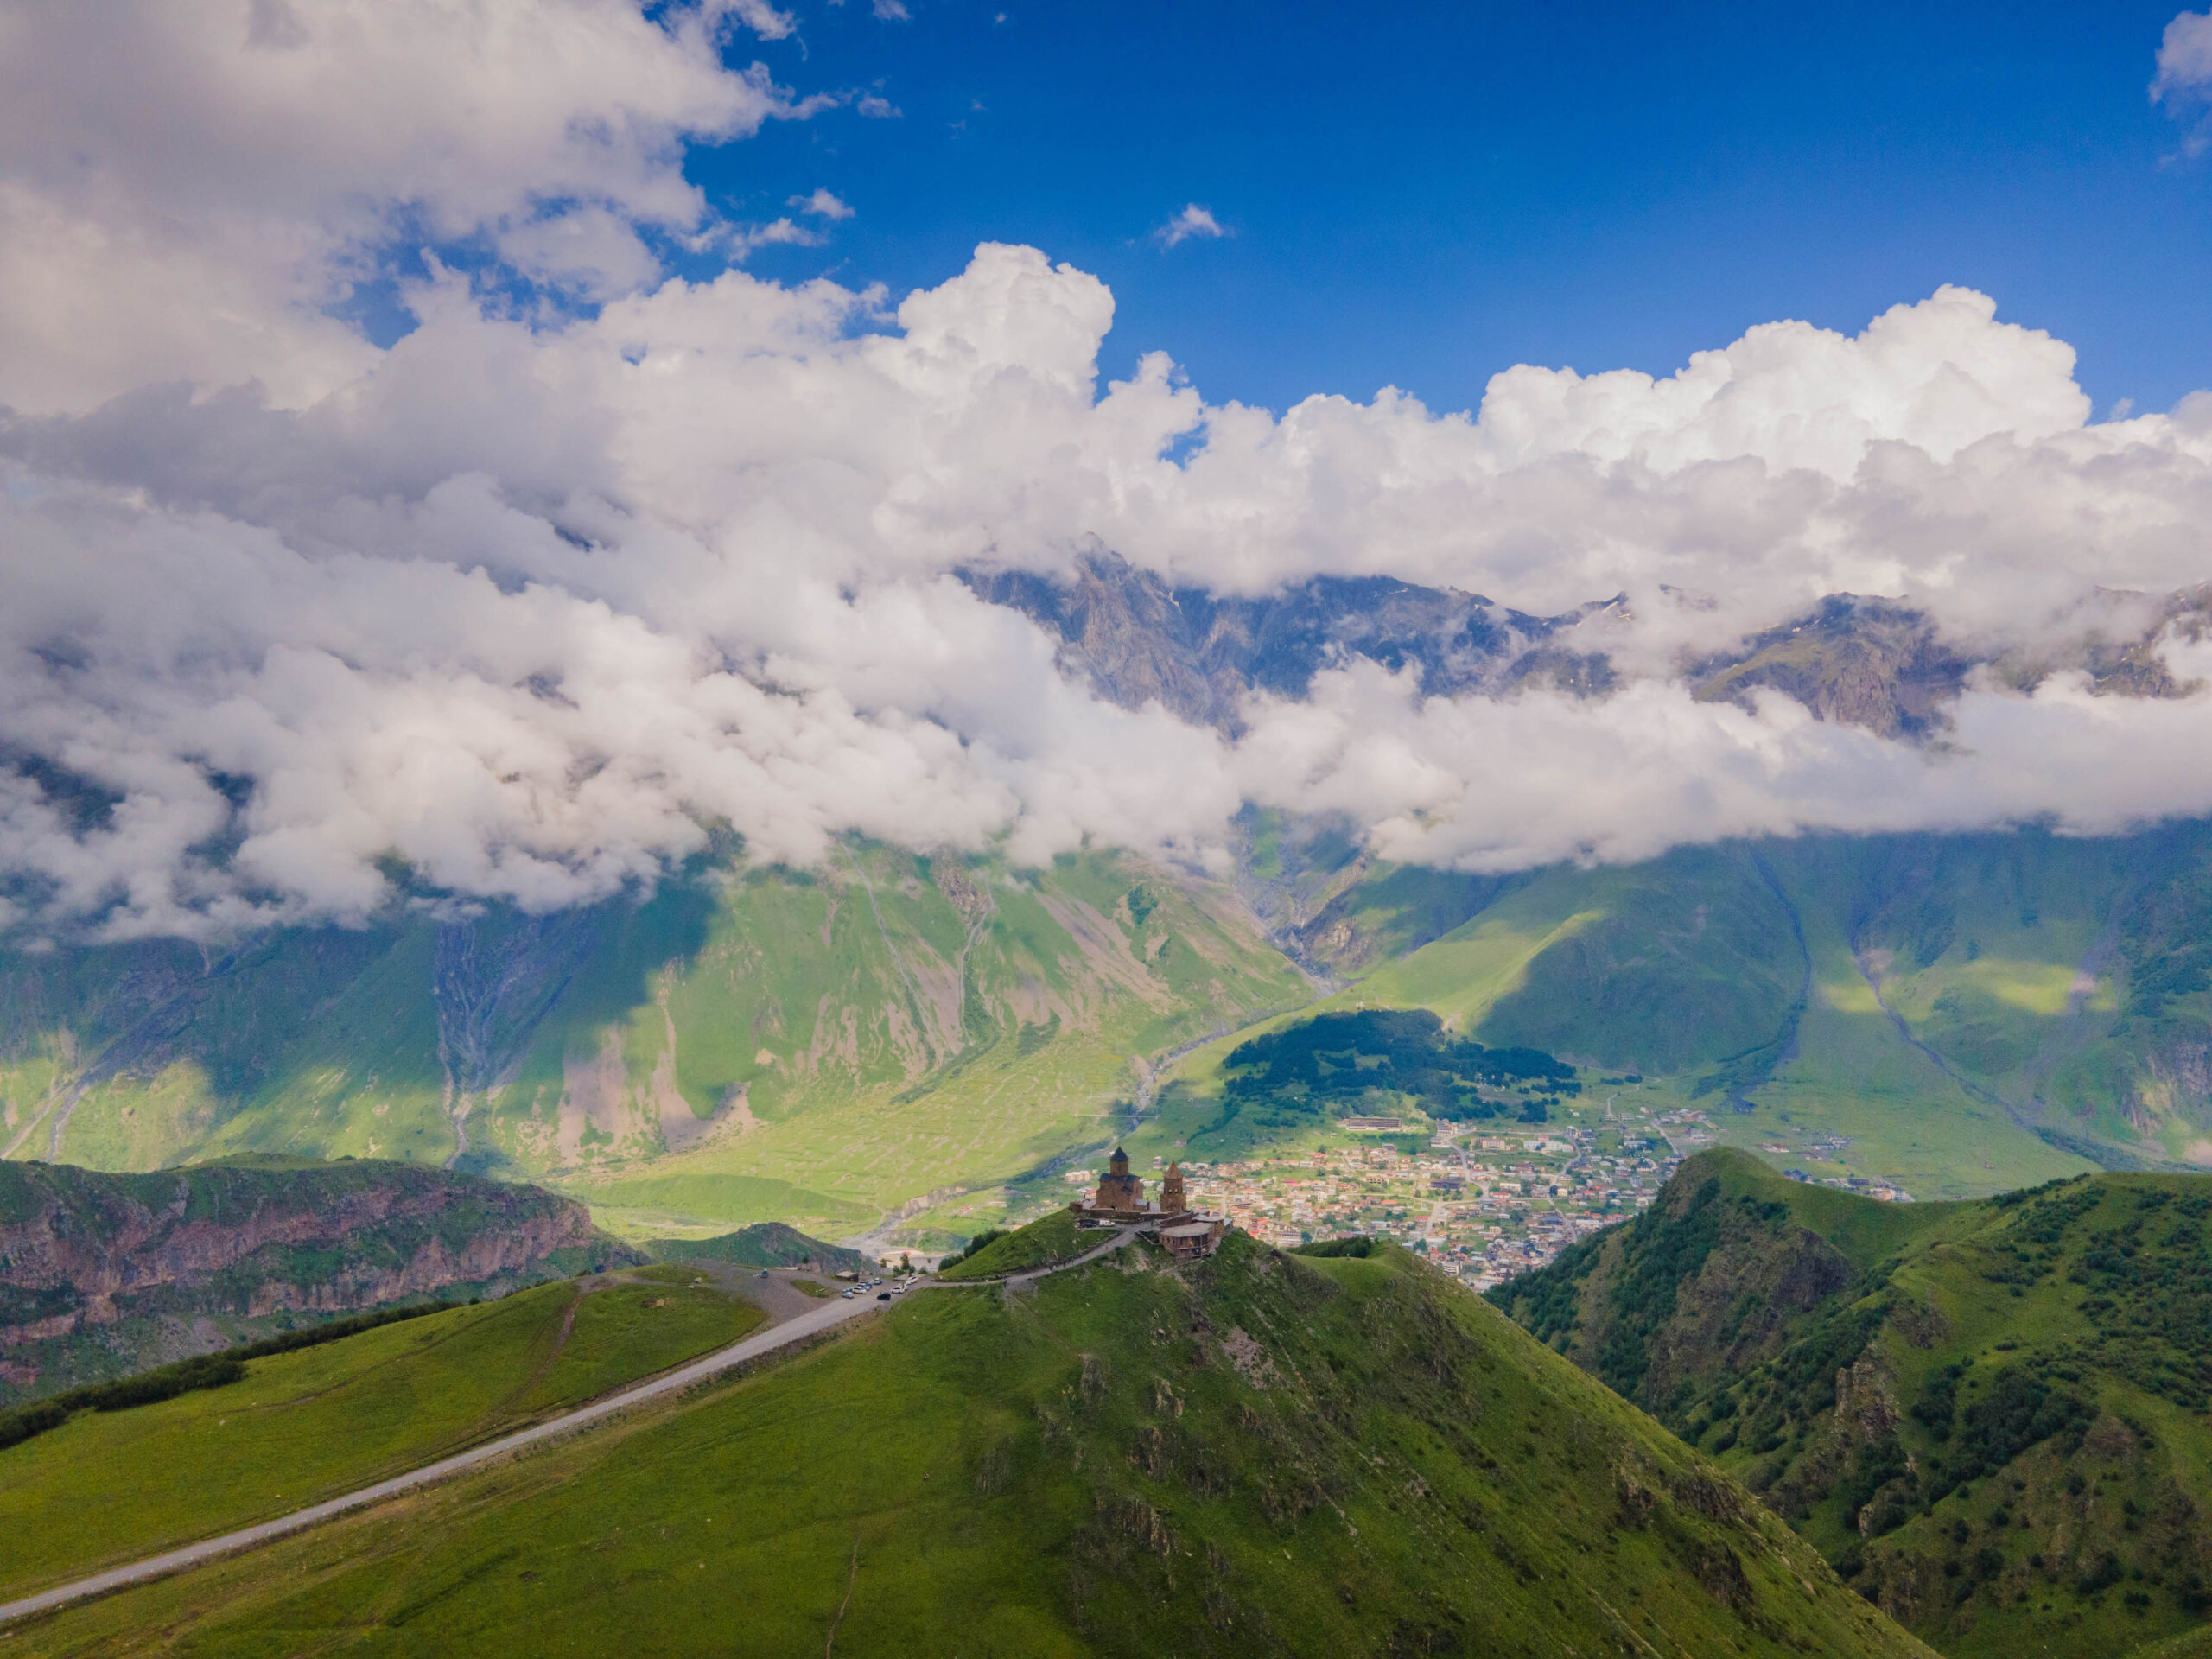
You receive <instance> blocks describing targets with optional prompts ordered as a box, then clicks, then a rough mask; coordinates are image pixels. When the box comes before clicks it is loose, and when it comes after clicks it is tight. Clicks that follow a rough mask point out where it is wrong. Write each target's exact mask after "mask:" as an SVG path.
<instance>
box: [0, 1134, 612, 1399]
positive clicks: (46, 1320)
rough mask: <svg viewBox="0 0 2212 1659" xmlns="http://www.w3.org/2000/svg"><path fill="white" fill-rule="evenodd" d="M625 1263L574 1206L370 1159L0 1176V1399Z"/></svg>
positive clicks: (531, 1192)
mask: <svg viewBox="0 0 2212 1659" xmlns="http://www.w3.org/2000/svg"><path fill="white" fill-rule="evenodd" d="M617 1256H620V1257H621V1258H623V1259H626V1260H627V1259H636V1258H635V1257H634V1254H633V1253H632V1252H628V1251H626V1250H623V1249H621V1248H620V1247H619V1246H615V1245H612V1244H610V1243H607V1241H605V1240H603V1239H601V1237H600V1236H598V1235H596V1234H595V1233H594V1230H593V1228H592V1225H591V1219H590V1216H589V1214H588V1211H586V1210H585V1209H584V1207H583V1206H582V1205H580V1204H577V1203H576V1202H575V1201H574V1200H573V1199H569V1198H560V1197H557V1196H556V1195H555V1194H553V1193H550V1192H544V1191H543V1190H541V1189H539V1188H537V1187H527V1186H505V1185H499V1184H498V1183H496V1182H492V1181H486V1180H481V1179H475V1178H473V1177H469V1176H464V1175H457V1174H454V1173H448V1172H446V1171H442V1170H433V1169H425V1168H423V1167H420V1166H411V1165H406V1164H397V1163H386V1162H383V1161H379V1160H340V1161H339V1162H337V1163H327V1164H326V1163H321V1162H315V1161H310V1160H278V1159H264V1158H250V1159H239V1160H226V1161H225V1162H222V1163H218V1164H209V1165H200V1166H194V1167H190V1168H184V1169H175V1170H166V1171H162V1172H161V1173H156V1174H150V1175H115V1174H106V1173H99V1172H96V1171H92V1170H85V1169H77V1168H73V1167H71V1166H67V1165H49V1164H22V1163H6V1164H0V1397H6V1398H22V1397H27V1396H29V1395H41V1394H49V1393H53V1392H54V1391H55V1390H57V1389H62V1388H68V1387H73V1386H75V1385H77V1384H78V1383H84V1382H88V1381H95V1380H98V1379H99V1378H101V1377H105V1376H118V1375H121V1374H124V1373H126V1372H129V1371H132V1370H139V1369H142V1368H143V1367H144V1366H146V1365H149V1364H155V1363H161V1362H163V1361H166V1360H169V1359H174V1358H176V1357H181V1356H182V1355H186V1354H190V1353H199V1352H206V1351H209V1350H212V1349H214V1348H219V1347H222V1346H224V1345H226V1344H229V1343H232V1342H235V1341H239V1340H246V1339H250V1338H252V1337H255V1336H259V1335H264V1334H267V1333H269V1332H274V1331H279V1330H283V1329H286V1328H288V1327H289V1326H290V1325H294V1324H297V1323H301V1322H302V1316H306V1318H307V1319H312V1318H313V1316H315V1315H319V1314H333V1313H353V1312H357V1311H359V1310H362V1309H365V1308H372V1307H377V1306H383V1305H385V1304H387V1303H391V1302H397V1301H404V1300H410V1299H412V1298H416V1297H423V1296H429V1295H435V1294H447V1295H454V1294H459V1295H468V1294H482V1293H485V1292H490V1293H493V1294H499V1293H500V1292H503V1291H505V1290H508V1289H512V1288H513V1287H517V1286H518V1285H522V1284H526V1283H529V1282H531V1281H536V1280H540V1279H547V1278H555V1277H559V1276H561V1275H563V1274H566V1273H569V1272H573V1271H575V1269H576V1268H580V1267H582V1266H586V1265H597V1264H599V1263H601V1262H603V1261H607V1260H611V1259H613V1258H615V1257H617Z"/></svg>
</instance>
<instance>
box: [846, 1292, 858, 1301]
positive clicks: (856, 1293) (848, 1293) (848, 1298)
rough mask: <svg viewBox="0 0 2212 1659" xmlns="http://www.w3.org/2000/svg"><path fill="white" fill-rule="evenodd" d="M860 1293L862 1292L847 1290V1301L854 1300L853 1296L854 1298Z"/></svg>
mask: <svg viewBox="0 0 2212 1659" xmlns="http://www.w3.org/2000/svg"><path fill="white" fill-rule="evenodd" d="M858 1294H860V1293H859V1292H858V1291H852V1290H849V1291H847V1292H846V1293H845V1300H847V1301H851V1300H853V1298H854V1297H855V1296H856V1295H858Z"/></svg>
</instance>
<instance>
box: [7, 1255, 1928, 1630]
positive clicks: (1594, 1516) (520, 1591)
mask: <svg viewBox="0 0 2212 1659" xmlns="http://www.w3.org/2000/svg"><path fill="white" fill-rule="evenodd" d="M1239 1363H1241V1364H1242V1366H1243V1374H1240V1370H1239V1369H1238V1365H1239ZM155 1632H158V1633H159V1634H158V1636H157V1637H154V1638H153V1639H152V1640H149V1633H155ZM280 1644H281V1645H283V1646H284V1647H286V1648H287V1649H293V1648H299V1647H302V1646H306V1647H312V1648H313V1649H314V1650H315V1651H318V1652H324V1653H330V1652H354V1651H372V1652H377V1653H383V1654H396V1655H397V1654H432V1653H447V1652H451V1651H455V1650H468V1651H474V1652H481V1653H487V1654H498V1653H523V1652H528V1653H531V1654H541V1653H543V1654H555V1653H564V1652H576V1653H584V1654H593V1653H605V1652H611V1651H625V1652H641V1653H642V1652H695V1651H702V1650H706V1649H712V1650H714V1651H716V1652H723V1653H734V1654H740V1655H747V1654H761V1655H778V1656H781V1655H786V1654H793V1653H802V1652H812V1651H814V1650H815V1649H816V1647H817V1644H822V1645H823V1648H824V1650H831V1649H834V1651H835V1652H836V1654H838V1655H840V1656H843V1659H855V1656H870V1655H886V1656H889V1655H910V1654H920V1653H932V1654H934V1653H943V1654H953V1653H958V1654H960V1655H963V1656H967V1659H988V1656H1008V1659H1012V1656H1020V1659H1039V1656H1061V1655H1084V1654H1100V1655H1107V1654H1112V1655H1121V1654H1129V1655H1138V1654H1142V1655H1147V1656H1150V1655H1158V1654H1174V1655H1179V1656H1185V1659H1190V1656H1198V1655H1205V1654H1218V1655H1237V1656H1244V1655H1263V1654H1269V1653H1295V1654H1313V1655H1323V1654H1325V1655H1331V1656H1335V1655H1356V1654H1378V1655H1379V1654H1385V1653H1389V1654H1402V1653H1418V1652H1437V1651H1460V1650H1470V1649H1471V1650H1479V1651H1481V1652H1483V1653H1484V1654H1486V1655H1498V1656H1508V1655H1518V1654H1529V1655H1539V1654H1541V1655H1547V1656H1549V1655H1562V1656H1563V1655H1567V1654H1570V1653H1580V1654H1591V1653H1597V1652H1605V1651H1612V1650H1616V1649H1618V1648H1620V1647H1624V1646H1627V1647H1630V1648H1631V1649H1632V1650H1634V1651H1638V1652H1651V1651H1663V1652H1667V1653H1669V1654H1674V1653H1696V1654H1707V1653H1722V1652H1726V1653H1740V1654H1747V1655H1764V1654H1777V1655H1778V1654H1783V1653H1817V1654H1833V1655H1853V1656H1874V1655H1885V1654H1894V1655H1900V1656H1902V1655H1908V1654H1915V1655H1916V1654H1921V1653H1923V1652H1924V1649H1921V1648H1920V1647H1918V1645H1917V1644H1916V1643H1914V1642H1913V1641H1912V1640H1911V1639H1910V1637H1906V1636H1905V1635H1904V1633H1903V1632H1901V1631H1899V1630H1896V1629H1895V1628H1894V1627H1893V1626H1891V1625H1890V1624H1887V1623H1886V1622H1885V1621H1884V1620H1882V1619H1881V1618H1880V1617H1879V1616H1878V1614H1877V1613H1875V1612H1874V1611H1873V1610H1872V1609H1871V1608H1869V1607H1867V1606H1866V1605H1864V1604H1863V1603H1861V1602H1859V1601H1858V1600H1857V1599H1855V1598H1853V1597H1852V1596H1851V1595H1850V1594H1849V1593H1848V1592H1847V1591H1845V1590H1844V1589H1843V1588H1842V1587H1841V1586H1840V1585H1839V1584H1837V1583H1836V1581H1835V1580H1834V1578H1833V1577H1832V1576H1831V1575H1830V1574H1829V1573H1827V1569H1826V1568H1825V1567H1823V1566H1821V1564H1820V1562H1819V1561H1818V1560H1816V1559H1815V1558H1814V1557H1813V1555H1812V1554H1811V1553H1810V1552H1809V1551H1808V1550H1807V1549H1806V1548H1804V1547H1803V1546H1802V1544H1800V1543H1798V1542H1797V1541H1796V1540H1795V1539H1794V1538H1792V1537H1791V1535H1789V1532H1788V1531H1787V1529H1784V1528H1783V1527H1782V1526H1781V1525H1780V1524H1779V1523H1778V1522H1775V1521H1773V1520H1772V1519H1771V1518H1770V1517H1769V1516H1766V1515H1765V1514H1764V1512H1763V1511H1762V1510H1759V1509H1758V1507H1757V1506H1756V1505H1754V1504H1751V1503H1748V1502H1747V1501H1746V1500H1745V1499H1744V1498H1742V1497H1740V1496H1739V1495H1738V1492H1737V1491H1736V1489H1734V1488H1733V1487H1732V1486H1731V1485H1729V1484H1727V1483H1726V1482H1725V1481H1723V1480H1720V1479H1718V1478H1715V1476H1714V1475H1713V1472H1712V1471H1710V1469H1709V1466H1708V1465H1705V1464H1703V1462H1702V1461H1701V1460H1700V1459H1698V1458H1696V1457H1695V1456H1694V1454H1691V1453H1689V1452H1687V1451H1685V1450H1684V1449H1683V1448H1682V1447H1681V1446H1680V1445H1679V1444H1678V1443H1676V1442H1675V1441H1674V1440H1671V1439H1670V1438H1669V1436H1667V1435H1666V1434H1664V1433H1662V1432H1660V1431H1658V1430H1657V1429H1656V1427H1654V1426H1653V1425H1652V1424H1650V1423H1649V1421H1648V1420H1647V1419H1644V1418H1643V1417H1642V1416H1640V1415H1639V1414H1637V1413H1636V1412H1634V1411H1633V1410H1632V1409H1630V1408H1628V1407H1626V1406H1625V1405H1624V1404H1623V1403H1622V1402H1619V1401H1618V1400H1617V1399H1615V1398H1614V1397H1612V1396H1611V1395H1608V1394H1606V1393H1605V1391H1604V1390H1603V1389H1599V1388H1598V1387H1597V1386H1596V1385H1595V1384H1594V1383H1591V1382H1590V1381H1588V1380H1587V1379H1586V1378H1585V1377H1583V1376H1581V1375H1580V1373H1579V1372H1577V1371H1575V1370H1573V1368H1572V1367H1571V1366H1568V1365H1567V1364H1565V1363H1563V1362H1560V1361H1559V1360H1557V1359H1555V1358H1554V1357H1552V1356H1550V1355H1548V1354H1547V1353H1545V1352H1544V1351H1542V1350H1541V1348H1539V1347H1538V1346H1537V1345H1536V1344H1534V1343H1532V1342H1530V1341H1529V1339H1528V1338H1525V1337H1524V1336H1523V1335H1522V1333H1520V1332H1517V1331H1516V1330H1514V1329H1513V1327H1511V1326H1510V1325H1509V1324H1507V1323H1506V1322H1505V1321H1504V1320H1503V1319H1501V1318H1499V1317H1498V1316H1497V1314H1495V1313H1493V1312H1491V1310H1490V1309H1488V1308H1486V1307H1484V1306H1482V1305H1480V1304H1479V1303H1478V1302H1476V1301H1475V1300H1473V1299H1472V1298H1471V1297H1469V1296H1467V1295H1466V1294H1465V1293H1464V1292H1462V1291H1460V1290H1459V1289H1458V1287H1454V1286H1451V1285H1449V1284H1447V1283H1446V1282H1444V1281H1441V1280H1440V1279H1439V1278H1437V1277H1435V1276H1433V1275H1432V1274H1428V1273H1427V1271H1426V1270H1425V1269H1423V1268H1420V1267H1418V1266H1417V1265H1416V1264H1414V1262H1412V1260H1411V1259H1410V1258H1408V1257H1406V1256H1404V1255H1401V1254H1397V1253H1395V1252H1385V1253H1384V1254H1383V1255H1379V1256H1377V1257H1376V1258H1372V1259H1370V1260H1365V1261H1330V1262H1300V1261H1295V1260H1291V1259H1286V1258H1283V1257H1281V1256H1278V1255H1274V1254H1273V1253H1272V1252H1268V1251H1265V1250H1263V1249H1261V1248H1260V1247H1258V1246H1256V1245H1254V1244H1252V1243H1250V1242H1249V1240H1243V1239H1242V1238H1241V1237H1240V1238H1238V1239H1236V1240H1235V1241H1233V1242H1232V1244H1231V1246H1230V1248H1229V1249H1227V1250H1225V1251H1224V1255H1222V1256H1220V1257H1218V1258H1217V1259H1216V1260H1215V1261H1214V1262H1211V1263H1207V1264H1205V1265H1203V1266H1200V1267H1197V1268H1190V1269H1186V1270H1185V1272H1184V1273H1182V1274H1173V1273H1169V1272H1165V1271H1159V1270H1140V1271H1126V1270H1123V1269H1122V1268H1119V1267H1116V1266H1108V1265H1103V1264H1102V1265H1100V1266H1098V1267H1094V1268H1090V1269H1086V1270H1084V1271H1081V1272H1078V1273H1074V1274H1066V1275H1063V1276H1060V1277H1057V1278H1054V1279H1051V1280H1047V1281H1044V1282H1043V1283H1042V1284H1041V1285H1040V1287H1039V1289H1038V1291H1037V1293H1036V1294H1034V1295H1027V1296H1023V1297H1020V1298H1019V1299H1015V1300H1012V1301H1009V1300H1007V1299H1006V1298H1005V1297H1003V1296H1002V1295H1001V1294H999V1293H998V1292H997V1291H995V1290H988V1289H977V1290H974V1291H955V1290H950V1289H946V1290H936V1291H929V1292H925V1293H923V1294H919V1295H917V1296H914V1297H912V1298H910V1299H909V1300H906V1301H905V1302H903V1303H900V1304H898V1305H896V1306H893V1307H892V1308H891V1309H889V1310H888V1311H887V1313H885V1315H884V1316H883V1317H882V1318H880V1319H877V1320H874V1321H872V1322H870V1324H869V1325H867V1326H865V1327H863V1328H862V1329H861V1331H858V1332H855V1333H853V1334H852V1335H850V1336H849V1337H847V1338H843V1339H842V1340H839V1341H836V1342H835V1343H833V1344H829V1345H828V1346H826V1347H823V1348H820V1349H817V1350H815V1351H811V1352H810V1353H807V1354H805V1355H804V1356H802V1357H798V1358H797V1359H795V1360H793V1361H791V1362H790V1363H786V1364H784V1365H782V1366H779V1367H778V1368H775V1369H773V1370H770V1371H768V1372H766V1373H764V1374H761V1375H759V1376H754V1377H752V1378H750V1379H747V1380H746V1381H743V1382H741V1383H736V1384H734V1385H732V1386H730V1387H728V1388H726V1389H721V1390H718V1391H717V1392H715V1394H713V1395H709V1396H706V1397H704V1398H695V1399H694V1400H693V1401H692V1402H689V1403H687V1404H685V1405H683V1406H681V1407H677V1408H671V1409H670V1410H668V1411H665V1412H661V1413H657V1414H652V1415H651V1416H648V1417H644V1418H641V1419H639V1420H633V1421H631V1422H630V1423H628V1424H626V1425H623V1426H619V1427H615V1428H613V1429H610V1430H608V1431H606V1432H602V1433H596V1434H594V1435H591V1436H588V1437H586V1438H585V1439H583V1440H579V1441H575V1442H569V1443H564V1444H563V1445H561V1446H558V1447H556V1448H555V1449H553V1450H550V1451H549V1452H546V1453H544V1454H543V1455H540V1456H537V1457H534V1458H532V1459H529V1460H527V1461H525V1462H524V1463H521V1464H518V1465H512V1466H511V1467H507V1468H504V1469H501V1470H499V1471H493V1472H491V1473H487V1474H485V1475H482V1476H478V1477H474V1478H470V1479H467V1480H465V1481H461V1482H455V1483H453V1484H449V1485H448V1486H446V1487H443V1488H441V1489H439V1490H437V1491H435V1492H432V1493H429V1494H426V1495H424V1496H423V1497H419V1498H416V1499H413V1500H410V1501H408V1502H406V1503H400V1504H396V1505H393V1506H391V1507H390V1508H387V1509H383V1510H378V1511H375V1512H373V1513H372V1514H370V1515H368V1516H364V1517H361V1518H359V1519H356V1520H353V1521H349V1522H341V1523H339V1524H336V1525H334V1526H332V1527H329V1528H327V1529H321V1530H320V1531H318V1532H316V1533H315V1534H313V1535H308V1536H307V1537H304V1538H302V1539H299V1540H296V1541H290V1542H287V1543H283V1544H280V1545H277V1546H276V1547H273V1548H270V1549H267V1550H264V1551H261V1552H257V1553H256V1554H254V1555H252V1556H250V1557H247V1558H244V1559H241V1560H232V1561H229V1562H225V1563H219V1564H217V1565H215V1566H213V1567H209V1568H207V1569H204V1570H202V1571H200V1572H197V1573H192V1574H189V1575H187V1576H184V1577H181V1578H178V1579H174V1580H167V1581H164V1582H162V1583H159V1584H156V1585H152V1586H145V1587H143V1588H139V1589H137V1590H133V1591H130V1592H125V1593H124V1594H121V1595H118V1596H116V1597H113V1598H111V1599H106V1600H104V1601H101V1602H99V1603H95V1604H92V1605H86V1606H83V1607H79V1608H76V1609H73V1610H69V1611H65V1612H63V1613H61V1614H60V1615H59V1616H57V1617H55V1618H50V1619H47V1620H43V1621H41V1622H40V1623H38V1624H34V1625H31V1626H29V1627H27V1628H25V1629H23V1630H21V1631H20V1633H19V1634H18V1635H17V1636H16V1637H15V1638H14V1643H13V1645H14V1646H15V1647H16V1649H17V1650H18V1651H22V1652H27V1653H60V1652H69V1653H99V1652H109V1651H120V1650H123V1649H125V1648H128V1649H130V1650H132V1651H141V1652H143V1651H147V1650H149V1649H151V1650H159V1651H166V1652H175V1653H192V1654H202V1655H216V1654H245V1653H252V1652H260V1651H267V1650H269V1649H270V1648H271V1647H272V1646H276V1645H280Z"/></svg>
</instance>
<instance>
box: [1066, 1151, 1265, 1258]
mask: <svg viewBox="0 0 2212 1659" xmlns="http://www.w3.org/2000/svg"><path fill="white" fill-rule="evenodd" d="M1068 1208H1069V1209H1071V1210H1072V1211H1075V1217H1076V1225H1077V1226H1078V1227H1141V1228H1142V1229H1144V1230H1146V1231H1147V1232H1152V1233H1154V1234H1156V1235H1157V1236H1158V1237H1159V1239H1160V1243H1161V1244H1163V1245H1165V1246H1166V1249H1167V1250H1168V1253H1169V1254H1170V1255H1177V1256H1188V1255H1212V1254H1213V1253H1214V1250H1215V1248H1216V1247H1217V1245H1219V1244H1220V1243H1221V1239H1222V1235H1223V1234H1224V1233H1226V1232H1227V1231H1228V1230H1229V1224H1228V1223H1227V1222H1226V1221H1224V1220H1223V1219H1222V1218H1221V1217H1218V1216H1202V1215H1200V1214H1198V1212H1197V1211H1194V1210H1192V1208H1191V1204H1190V1199H1189V1198H1188V1197H1187V1196H1186V1195H1185V1192H1184V1189H1183V1169H1182V1166H1180V1165H1179V1164H1170V1165H1168V1166H1167V1173H1166V1176H1164V1177H1163V1178H1162V1179H1161V1180H1160V1201H1159V1202H1158V1203H1157V1204H1147V1203H1146V1202H1145V1196H1144V1181H1143V1180H1142V1179H1141V1177H1139V1176H1136V1175H1134V1174H1132V1173H1130V1171H1129V1154H1128V1153H1126V1152H1124V1151H1122V1148H1121V1147H1115V1148H1114V1155H1113V1157H1112V1158H1110V1159H1109V1160H1107V1165H1106V1173H1105V1174H1104V1175H1103V1176H1102V1177H1101V1178H1100V1179H1099V1182H1098V1189H1097V1191H1096V1192H1093V1193H1092V1194H1091V1195H1090V1197H1089V1198H1077V1199H1076V1200H1075V1202H1074V1203H1072V1204H1071V1205H1068Z"/></svg>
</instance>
